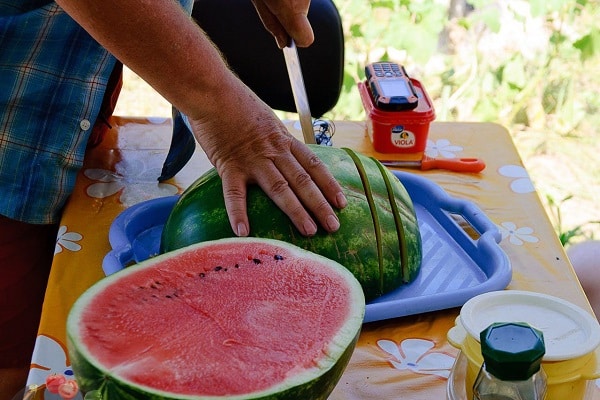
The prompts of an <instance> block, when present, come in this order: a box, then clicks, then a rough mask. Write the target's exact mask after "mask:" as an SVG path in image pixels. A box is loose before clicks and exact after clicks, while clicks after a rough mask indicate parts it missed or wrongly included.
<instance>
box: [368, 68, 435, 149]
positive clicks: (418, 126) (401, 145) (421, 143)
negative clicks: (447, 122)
mask: <svg viewBox="0 0 600 400" xmlns="http://www.w3.org/2000/svg"><path fill="white" fill-rule="evenodd" d="M411 81H412V84H413V86H414V87H415V90H416V91H417V94H418V95H419V104H418V105H417V107H416V108H415V109H413V110H409V111H384V110H380V109H378V108H377V107H375V104H373V98H372V96H371V90H370V89H369V86H368V84H367V83H366V82H359V83H358V90H359V92H360V97H361V99H362V102H363V106H364V107H365V111H366V113H367V131H368V134H369V138H370V139H371V143H372V144H373V148H374V149H375V151H377V152H379V153H393V154H400V155H406V158H407V159H411V160H415V159H416V160H420V159H422V158H423V153H424V152H425V145H426V144H427V136H428V135H429V124H430V123H431V121H433V120H434V119H435V110H434V108H433V103H432V102H431V99H430V98H429V96H428V95H427V92H426V91H425V88H424V87H423V85H421V82H419V81H418V80H416V79H413V78H411Z"/></svg>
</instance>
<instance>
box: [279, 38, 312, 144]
mask: <svg viewBox="0 0 600 400" xmlns="http://www.w3.org/2000/svg"><path fill="white" fill-rule="evenodd" d="M283 56H284V58H285V65H286V67H287V71H288V76H289V78H290V84H291V85H292V94H293V95H294V103H296V110H297V111H298V115H299V118H300V126H301V128H302V135H303V136H304V142H305V143H307V144H309V143H313V144H314V143H316V140H315V131H314V128H313V123H312V116H311V114H310V107H309V105H308V97H307V96H306V87H305V86H304V78H303V77H302V68H301V67H300V59H299V58H298V50H297V48H296V43H295V42H294V40H293V39H292V40H291V42H290V44H289V46H286V47H284V48H283Z"/></svg>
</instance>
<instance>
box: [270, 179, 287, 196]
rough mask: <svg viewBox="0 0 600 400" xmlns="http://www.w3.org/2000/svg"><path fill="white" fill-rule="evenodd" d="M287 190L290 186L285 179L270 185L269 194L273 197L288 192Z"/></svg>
mask: <svg viewBox="0 0 600 400" xmlns="http://www.w3.org/2000/svg"><path fill="white" fill-rule="evenodd" d="M289 188H290V185H289V183H288V182H287V181H286V180H285V179H277V180H275V181H274V182H273V183H272V184H271V190H270V192H271V193H273V195H275V196H278V195H281V194H283V193H285V192H286V191H288V190H289Z"/></svg>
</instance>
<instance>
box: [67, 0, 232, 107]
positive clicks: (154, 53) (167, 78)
mask: <svg viewBox="0 0 600 400" xmlns="http://www.w3.org/2000/svg"><path fill="white" fill-rule="evenodd" d="M56 2H57V4H59V5H60V6H61V7H62V8H63V9H64V10H65V11H66V12H67V13H68V14H70V15H71V16H72V17H73V18H74V19H75V20H76V21H77V22H78V23H79V24H80V25H81V26H82V27H83V28H84V29H86V31H88V33H90V34H91V35H92V36H93V37H94V38H95V39H96V40H97V41H98V42H99V43H100V44H102V45H103V46H104V47H105V48H106V49H107V50H108V51H110V52H111V53H112V54H113V55H115V57H117V58H118V59H119V60H120V61H121V62H123V63H124V64H126V65H127V66H128V67H129V68H131V69H132V70H133V71H135V72H136V73H137V74H138V75H140V76H141V77H142V78H143V79H144V80H146V81H147V82H148V83H149V84H150V85H151V86H153V87H154V88H155V89H156V90H157V91H158V92H159V93H161V94H162V95H163V96H164V97H165V98H166V99H167V100H168V101H170V102H171V103H172V104H173V105H175V106H176V107H177V108H179V109H180V110H181V111H182V112H184V113H186V114H187V115H188V116H190V117H191V118H203V117H205V116H206V115H207V114H210V113H212V112H214V111H215V110H213V109H211V105H213V104H214V99H215V98H217V96H218V95H219V94H222V92H223V90H224V87H225V88H226V87H227V86H228V85H233V86H239V85H240V83H239V82H238V81H237V79H235V77H234V75H233V74H232V73H231V71H230V70H229V69H228V68H227V66H226V65H225V63H224V61H223V59H222V57H221V55H220V54H219V52H218V50H217V49H216V48H215V47H214V46H213V44H212V43H211V42H210V40H209V39H208V38H207V37H206V35H205V34H204V33H203V32H202V31H201V29H199V28H198V26H197V25H196V24H195V23H194V22H193V21H192V20H191V19H190V17H189V16H188V15H187V14H186V13H185V12H184V11H183V10H182V9H181V7H180V6H179V4H178V3H176V2H174V1H170V0H162V1H151V0H127V1H121V0H102V1H97V0H57V1H56Z"/></svg>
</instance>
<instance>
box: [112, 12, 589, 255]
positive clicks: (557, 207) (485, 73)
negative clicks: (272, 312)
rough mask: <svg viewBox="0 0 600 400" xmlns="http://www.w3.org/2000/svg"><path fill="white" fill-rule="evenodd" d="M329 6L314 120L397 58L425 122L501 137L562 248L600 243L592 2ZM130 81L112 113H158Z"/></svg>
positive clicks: (358, 107) (355, 113)
mask: <svg viewBox="0 0 600 400" xmlns="http://www.w3.org/2000/svg"><path fill="white" fill-rule="evenodd" d="M334 2H335V4H336V5H337V7H338V9H339V11H340V14H341V17H342V22H343V26H344V36H345V73H344V88H343V92H342V95H341V97H340V100H339V102H338V104H337V105H336V107H335V108H334V109H333V110H332V111H331V112H330V113H328V114H326V115H325V116H324V117H325V118H328V119H331V120H336V119H350V120H363V119H364V118H365V114H364V109H363V106H362V103H361V101H360V97H359V94H358V91H357V89H356V83H357V82H359V81H361V80H363V79H364V66H365V65H366V64H367V63H369V62H373V61H379V60H392V61H396V62H398V63H401V64H403V65H404V66H405V67H406V69H407V71H408V73H409V75H411V76H413V77H414V78H417V79H418V80H419V81H421V82H422V83H423V84H424V86H425V87H426V89H427V92H428V94H429V95H430V97H431V98H432V100H433V102H434V105H435V110H436V120H437V121H480V122H481V121H487V122H495V123H499V124H502V125H504V126H505V127H506V128H507V129H508V130H509V131H510V132H511V135H512V137H513V139H514V141H515V144H516V146H517V148H518V150H519V152H520V154H521V157H522V159H523V162H524V164H525V166H526V167H527V170H528V172H529V173H530V176H531V178H532V180H533V182H534V184H535V185H536V187H537V189H538V192H539V194H540V197H541V201H542V203H544V206H545V207H546V210H547V212H548V215H549V216H550V219H551V221H552V222H553V224H554V226H555V229H556V231H557V234H558V235H559V237H560V239H561V241H562V243H563V244H565V245H569V244H571V243H574V242H577V241H580V240H583V239H586V238H594V237H595V238H600V205H598V204H597V199H598V198H599V197H598V196H600V161H598V157H599V156H600V140H599V139H600V136H599V134H600V128H599V126H600V114H599V113H598V111H599V110H600V96H599V92H600V28H599V27H598V22H597V21H598V20H599V19H600V0H530V1H525V0H496V1H492V0H470V1H468V2H467V1H465V0H334ZM127 74H129V75H127ZM140 85H143V81H141V80H139V78H137V77H136V76H135V75H134V74H132V73H130V72H128V71H126V76H125V87H124V90H123V94H122V96H121V98H120V100H119V104H118V106H117V110H116V114H117V115H165V116H168V115H170V107H169V106H168V104H166V103H165V102H164V100H162V98H160V96H158V95H156V94H155V93H153V92H152V91H151V90H150V91H147V92H145V93H146V94H141V93H142V92H140ZM141 97H143V99H142V101H140V100H141Z"/></svg>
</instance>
